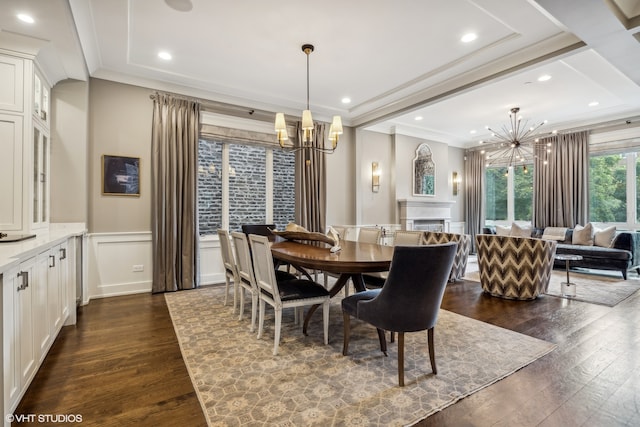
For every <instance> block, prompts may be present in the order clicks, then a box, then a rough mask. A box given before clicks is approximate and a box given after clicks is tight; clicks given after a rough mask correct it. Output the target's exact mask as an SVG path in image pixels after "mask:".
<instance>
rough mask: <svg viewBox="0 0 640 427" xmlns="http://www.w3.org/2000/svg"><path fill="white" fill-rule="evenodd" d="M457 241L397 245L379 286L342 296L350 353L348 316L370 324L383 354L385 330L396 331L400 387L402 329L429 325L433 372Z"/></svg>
mask: <svg viewBox="0 0 640 427" xmlns="http://www.w3.org/2000/svg"><path fill="white" fill-rule="evenodd" d="M456 247H457V244H456V243H445V244H442V245H431V246H397V247H396V248H395V250H394V252H393V258H392V260H391V267H390V269H389V277H388V278H387V280H386V282H385V284H384V286H383V287H382V288H381V289H372V290H368V291H365V292H358V293H356V294H354V295H351V296H349V297H346V298H344V299H343V300H342V315H343V318H344V335H343V337H344V341H343V347H342V354H343V355H344V356H346V355H348V352H349V335H350V332H351V325H350V321H351V317H354V318H356V319H360V320H362V321H365V322H367V323H369V324H371V325H373V326H374V327H375V328H376V329H377V332H378V339H379V340H380V350H381V351H382V352H383V353H384V355H385V356H387V343H386V338H385V335H384V331H391V332H396V333H398V384H399V385H400V386H401V387H402V386H404V334H405V333H406V332H418V331H423V330H427V340H428V346H429V359H430V361H431V370H432V371H433V373H434V374H437V369H436V360H435V350H434V344H433V334H434V329H435V326H436V322H437V320H438V313H439V311H440V305H441V303H442V297H443V295H444V291H445V287H446V286H447V282H448V278H449V272H450V271H451V266H452V264H453V259H454V257H455V253H456Z"/></svg>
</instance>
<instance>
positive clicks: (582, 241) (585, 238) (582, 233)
mask: <svg viewBox="0 0 640 427" xmlns="http://www.w3.org/2000/svg"><path fill="white" fill-rule="evenodd" d="M571 243H573V244H574V245H583V246H593V225H592V224H591V223H590V222H589V223H587V225H585V226H584V227H583V226H581V225H580V224H578V225H576V227H575V228H574V229H573V239H572V242H571Z"/></svg>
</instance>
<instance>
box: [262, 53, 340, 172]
mask: <svg viewBox="0 0 640 427" xmlns="http://www.w3.org/2000/svg"><path fill="white" fill-rule="evenodd" d="M313 50H314V47H313V45H312V44H303V45H302V51H303V52H304V53H305V54H306V55H307V109H306V110H304V111H303V112H302V130H303V135H302V141H300V144H299V145H298V146H291V145H288V146H287V145H285V141H286V140H288V139H289V135H288V133H287V123H286V120H285V117H284V113H277V114H276V122H275V131H276V136H277V138H278V143H279V144H280V147H281V148H283V149H288V150H290V151H298V150H303V149H304V150H308V151H310V150H314V151H320V152H322V153H333V152H334V151H335V150H336V147H337V146H338V137H339V136H340V135H342V119H341V118H340V116H333V120H332V122H331V127H330V128H329V142H330V144H331V146H330V147H326V146H324V145H323V146H321V147H316V146H314V145H313V132H314V129H313V118H312V117H311V110H310V109H309V55H311V52H313ZM308 162H309V161H308V160H307V163H308Z"/></svg>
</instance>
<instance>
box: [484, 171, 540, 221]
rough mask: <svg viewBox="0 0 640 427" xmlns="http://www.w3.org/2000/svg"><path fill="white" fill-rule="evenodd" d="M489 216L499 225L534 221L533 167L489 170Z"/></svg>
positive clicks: (486, 198)
mask: <svg viewBox="0 0 640 427" xmlns="http://www.w3.org/2000/svg"><path fill="white" fill-rule="evenodd" d="M485 182H486V191H485V216H486V220H487V223H488V224H493V223H495V222H507V223H511V222H513V221H526V222H531V219H532V214H533V164H527V169H526V171H525V169H524V168H521V167H519V166H518V167H515V168H512V169H508V168H506V167H488V168H487V169H486V170H485Z"/></svg>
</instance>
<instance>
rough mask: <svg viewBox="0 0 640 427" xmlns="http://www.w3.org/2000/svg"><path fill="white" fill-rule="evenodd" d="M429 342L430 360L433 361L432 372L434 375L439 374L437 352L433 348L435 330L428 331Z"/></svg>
mask: <svg viewBox="0 0 640 427" xmlns="http://www.w3.org/2000/svg"><path fill="white" fill-rule="evenodd" d="M427 333H428V337H429V338H428V342H429V360H431V370H432V371H433V374H434V375H437V374H438V370H437V369H436V352H435V349H434V347H433V328H430V329H429V330H428V331H427Z"/></svg>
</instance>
